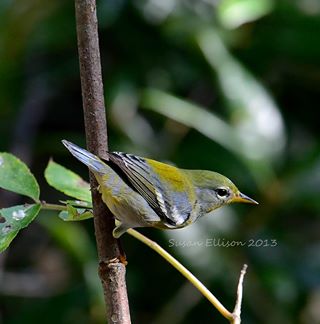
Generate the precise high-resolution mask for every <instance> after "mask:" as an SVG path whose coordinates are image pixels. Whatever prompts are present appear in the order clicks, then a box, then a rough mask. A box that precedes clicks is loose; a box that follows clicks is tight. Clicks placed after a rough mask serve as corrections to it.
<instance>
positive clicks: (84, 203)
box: [75, 200, 88, 206]
mask: <svg viewBox="0 0 320 324" xmlns="http://www.w3.org/2000/svg"><path fill="white" fill-rule="evenodd" d="M75 203H76V204H77V205H79V206H88V203H87V202H85V201H82V200H75Z"/></svg>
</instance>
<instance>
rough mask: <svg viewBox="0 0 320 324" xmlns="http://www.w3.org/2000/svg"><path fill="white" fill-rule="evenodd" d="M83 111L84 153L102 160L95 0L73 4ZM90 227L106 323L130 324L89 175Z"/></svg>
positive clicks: (120, 270)
mask: <svg viewBox="0 0 320 324" xmlns="http://www.w3.org/2000/svg"><path fill="white" fill-rule="evenodd" d="M75 9H76V23H77V38H78V51H79V61H80V75H81V88H82V100H83V111H84V120H85V130H86V140H87V147H88V150H89V151H91V152H93V153H94V154H96V155H99V156H101V157H106V154H105V152H106V150H107V149H108V138H107V125H106V113H105V105H104V96H103V84H102V76H101V64H100V51H99V40H98V27H97V15H96V3H95V0H75ZM90 184H91V190H92V201H93V213H94V227H95V235H96V241H97V249H98V255H99V275H100V279H101V282H102V286H103V291H104V297H105V303H106V307H107V320H108V322H109V323H130V313H129V305H128V297H127V290H126V282H125V265H124V264H123V263H122V262H121V259H122V254H121V248H120V245H119V242H118V241H117V240H116V239H114V238H113V236H112V230H113V228H114V220H113V217H112V214H111V212H110V211H109V210H108V209H107V207H106V205H105V204H104V203H103V202H102V200H101V196H100V194H99V193H98V191H97V186H98V184H97V182H96V180H95V178H94V176H93V175H90Z"/></svg>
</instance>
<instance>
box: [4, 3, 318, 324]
mask: <svg viewBox="0 0 320 324" xmlns="http://www.w3.org/2000/svg"><path fill="white" fill-rule="evenodd" d="M98 16H99V28H100V43H101V58H102V65H103V75H104V84H105V96H106V104H107V115H108V116H107V118H108V127H109V143H110V148H111V149H112V150H118V151H126V152H131V153H135V154H139V155H142V156H148V157H152V158H155V159H159V160H162V161H170V162H171V163H174V164H176V165H178V166H180V167H184V168H194V169H209V170H215V171H218V172H220V173H223V174H225V175H227V176H228V177H229V178H231V179H232V180H233V181H234V182H235V183H236V184H237V185H238V186H239V188H241V190H242V191H243V192H245V193H246V194H248V195H250V196H252V197H253V198H254V199H256V200H258V201H259V202H260V205H259V206H257V207H256V206H249V205H233V206H230V207H225V208H223V209H221V210H218V211H217V212H214V213H213V215H212V216H208V217H206V218H203V219H201V220H200V221H198V222H197V223H196V224H194V225H192V226H190V227H189V228H186V229H183V230H176V231H169V232H161V231H158V230H152V229H143V230H142V232H143V233H144V234H146V235H148V236H149V237H151V238H153V239H155V240H156V241H158V242H159V243H160V244H161V245H162V246H163V247H165V248H166V249H167V250H169V252H170V253H172V254H173V255H174V256H176V257H177V258H178V259H179V260H181V261H182V263H183V264H185V265H186V266H187V267H188V268H189V269H190V270H191V271H193V272H194V274H195V275H196V276H197V277H198V278H199V279H200V280H202V281H203V282H204V283H205V284H206V285H207V287H208V288H209V289H211V290H212V291H213V292H214V294H215V295H216V296H217V297H218V298H219V299H220V300H221V301H222V303H223V304H224V305H225V306H226V307H227V308H229V309H232V308H233V306H234V301H235V291H236V285H237V280H238V276H239V273H240V269H241V267H242V265H243V263H247V264H248V266H249V268H248V273H247V276H246V278H245V285H244V301H243V308H242V318H243V323H281V324H286V323H320V253H319V250H320V244H319V235H320V215H319V213H320V199H319V191H320V146H319V144H320V141H319V132H320V127H319V121H320V119H319V98H320V38H319V32H320V2H319V1H318V0H274V1H271V0H222V1H218V0H198V1H188V0H182V1H177V0H163V1H160V0H159V1H156V0H143V1H141V0H140V1H139V0H135V1H134V0H132V1H129V0H109V1H98ZM81 105H82V104H81V92H80V79H79V68H78V58H77V47H76V34H75V18H74V7H73V3H72V1H62V0H60V1H59V0H58V1H57V0H56V1H45V3H44V2H43V1H41V0H28V1H25V0H15V1H1V2H0V150H1V151H9V152H12V153H14V154H16V155H17V156H18V157H20V158H21V159H22V160H23V161H25V162H26V163H27V164H28V165H29V166H30V168H31V170H32V172H33V173H34V174H35V175H36V177H37V179H38V181H39V182H40V185H41V199H44V200H46V201H48V202H58V200H59V199H65V197H64V196H63V195H62V194H59V193H57V192H55V191H54V190H53V189H51V188H50V187H49V186H48V185H47V184H46V183H45V180H44V177H43V171H44V169H45V167H46V164H47V162H48V160H49V158H50V157H53V158H54V160H55V161H57V162H58V163H61V164H63V165H65V166H66V167H68V168H71V169H72V170H74V171H75V172H78V173H79V174H81V175H82V176H83V177H84V178H85V179H88V172H87V170H86V168H85V167H84V166H82V165H80V163H78V162H77V161H76V160H75V159H73V158H71V156H70V155H69V154H68V152H67V151H66V150H65V149H64V147H63V146H62V144H61V139H63V138H66V139H68V140H71V141H74V142H76V143H78V144H79V145H85V142H84V128H83V116H82V106H81ZM317 107H318V108H317ZM25 201H26V200H25V198H23V197H18V196H16V195H12V194H9V193H7V192H4V191H0V206H1V207H8V206H12V205H15V204H18V203H23V202H25ZM219 240H220V241H219ZM228 241H229V242H233V241H236V242H242V243H244V244H243V246H234V247H225V246H221V245H222V243H223V242H225V243H226V242H228ZM122 242H123V245H124V248H125V250H126V253H127V258H128V261H129V264H128V266H127V285H128V293H129V299H130V306H131V315H132V320H133V322H134V323H156V324H162V323H170V324H178V323H226V320H225V319H223V318H222V316H221V315H220V314H219V313H218V312H217V311H216V310H215V309H213V307H212V306H211V305H210V304H209V303H208V302H207V301H206V300H205V299H204V298H203V297H202V296H200V295H199V293H198V292H197V291H196V290H195V289H194V288H193V287H192V286H191V285H190V284H189V283H187V282H186V281H185V279H184V278H183V277H182V276H181V275H180V274H179V273H177V272H176V271H175V270H173V269H172V268H171V266H170V265H168V264H167V263H166V262H165V261H164V260H162V259H161V258H160V257H159V256H158V255H156V254H155V253H154V252H152V251H151V250H149V249H148V248H147V247H145V246H143V245H142V244H140V243H139V242H137V241H135V240H134V239H133V238H132V237H129V236H128V235H125V236H124V237H123V239H122ZM218 242H220V244H218ZM96 262H97V257H96V250H95V240H94V234H93V224H92V221H91V220H87V221H84V222H81V223H65V222H63V221H62V220H60V219H59V218H58V217H57V215H56V213H54V212H51V213H49V212H42V213H41V214H40V215H39V216H38V217H37V220H36V221H35V222H34V223H33V224H31V225H30V226H29V227H28V228H27V229H25V230H23V231H21V232H20V233H19V235H18V237H17V238H16V239H15V240H14V241H13V243H12V245H11V246H10V248H9V249H8V250H7V251H6V252H5V253H3V254H1V255H0V322H1V321H2V322H3V323H10V324H11V323H38V322H39V323H40V322H43V320H44V319H45V321H46V323H48V324H50V323H75V322H76V323H103V322H104V305H103V299H102V290H101V288H100V285H99V280H98V277H97V273H96V270H97V264H96Z"/></svg>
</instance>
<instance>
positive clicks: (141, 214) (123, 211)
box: [102, 187, 160, 227]
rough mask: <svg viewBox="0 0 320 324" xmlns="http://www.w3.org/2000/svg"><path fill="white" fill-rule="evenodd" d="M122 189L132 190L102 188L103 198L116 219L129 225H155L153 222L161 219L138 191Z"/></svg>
mask: <svg viewBox="0 0 320 324" xmlns="http://www.w3.org/2000/svg"><path fill="white" fill-rule="evenodd" d="M122 189H124V190H130V192H123V191H122V190H113V189H110V190H102V200H103V201H104V203H105V204H106V205H107V206H108V208H109V209H110V211H111V212H112V214H113V215H114V216H115V218H116V219H118V220H119V221H120V222H121V223H123V224H126V225H128V226H129V227H145V226H154V225H153V223H155V222H159V221H160V218H159V216H158V215H157V214H156V213H155V212H154V211H153V209H152V208H151V207H150V206H149V205H148V203H147V202H146V201H145V200H144V199H143V198H142V197H141V196H140V195H139V194H138V193H137V192H135V191H133V190H131V188H128V187H127V188H122ZM120 192H121V194H120Z"/></svg>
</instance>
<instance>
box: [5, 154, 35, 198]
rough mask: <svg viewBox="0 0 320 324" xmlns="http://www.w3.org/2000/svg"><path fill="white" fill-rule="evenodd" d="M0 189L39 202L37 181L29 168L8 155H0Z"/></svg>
mask: <svg viewBox="0 0 320 324" xmlns="http://www.w3.org/2000/svg"><path fill="white" fill-rule="evenodd" d="M0 188H3V189H6V190H9V191H13V192H16V193H18V194H21V195H25V196H28V197H30V198H32V199H33V200H34V201H38V200H39V195H40V190H39V185H38V183H37V180H36V179H35V177H34V176H33V174H32V173H31V172H30V170H29V168H28V167H27V166H26V165H25V164H24V163H23V162H22V161H21V160H19V159H18V158H17V157H15V156H14V155H12V154H10V153H0Z"/></svg>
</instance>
